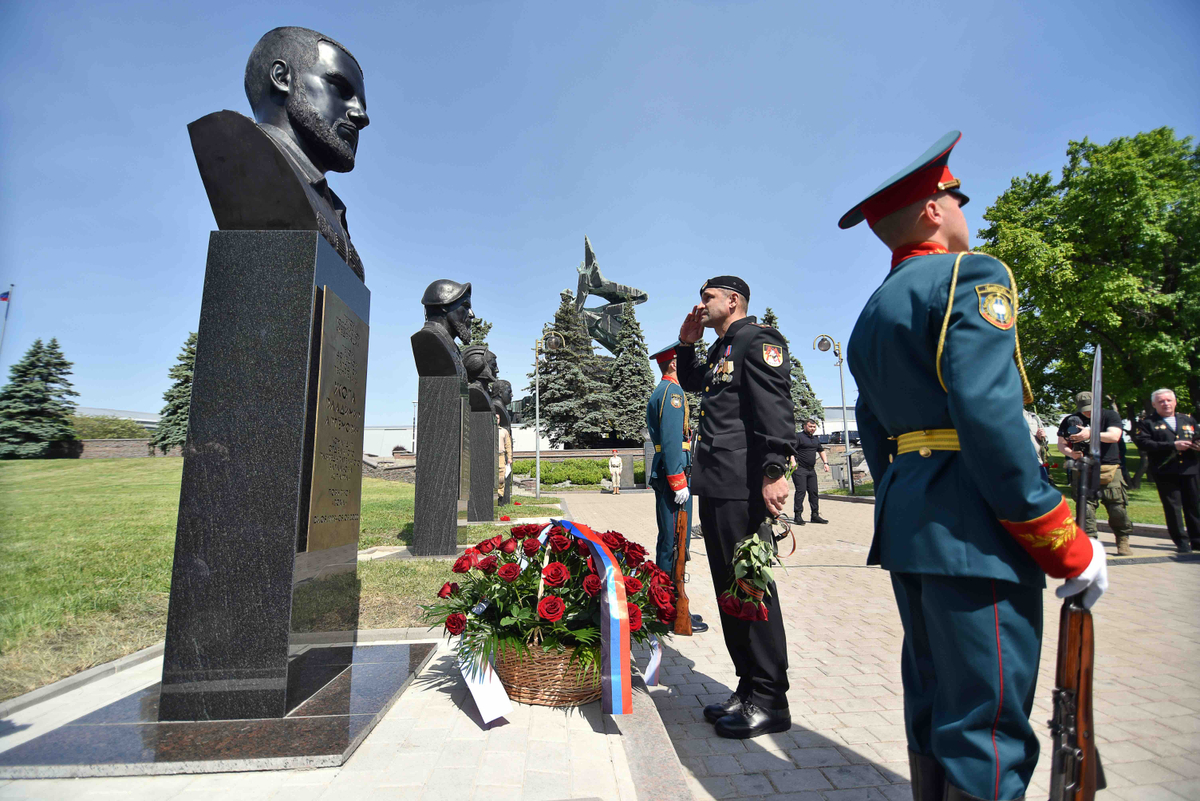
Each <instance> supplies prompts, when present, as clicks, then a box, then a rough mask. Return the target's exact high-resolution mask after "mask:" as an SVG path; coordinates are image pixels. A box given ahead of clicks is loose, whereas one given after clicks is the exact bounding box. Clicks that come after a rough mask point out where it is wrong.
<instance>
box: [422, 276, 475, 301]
mask: <svg viewBox="0 0 1200 801" xmlns="http://www.w3.org/2000/svg"><path fill="white" fill-rule="evenodd" d="M469 297H471V282H470V281H468V282H467V283H465V284H460V283H458V282H457V281H451V280H450V279H449V278H439V279H438V280H436V281H434V282H433V283H432V284H430V285H429V286H427V287H425V294H424V295H422V296H421V305H423V306H449V305H450V304H451V303H454V302H455V301H457V300H459V299H460V298H469Z"/></svg>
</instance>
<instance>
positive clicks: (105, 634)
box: [0, 459, 533, 699]
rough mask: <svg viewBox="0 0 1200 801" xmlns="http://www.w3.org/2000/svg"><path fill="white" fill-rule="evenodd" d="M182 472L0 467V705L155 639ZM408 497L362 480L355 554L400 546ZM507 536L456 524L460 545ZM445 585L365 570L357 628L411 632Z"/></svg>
mask: <svg viewBox="0 0 1200 801" xmlns="http://www.w3.org/2000/svg"><path fill="white" fill-rule="evenodd" d="M182 469H183V460H182V459H84V460H70V459H63V460H36V461H12V462H0V504H2V506H3V509H4V514H3V515H0V699H4V698H10V697H12V696H14V695H19V694H21V693H24V692H27V691H29V690H31V689H33V688H35V687H39V686H41V685H43V684H46V683H48V682H51V681H54V680H56V679H59V678H62V677H63V676H68V675H71V674H73V673H76V672H78V671H80V670H83V669H85V668H87V667H90V666H92V665H96V664H101V663H103V662H107V661H109V660H112V659H115V658H117V657H119V656H123V655H125V654H128V653H132V652H133V651H136V650H138V649H140V648H144V647H146V646H148V645H151V644H153V643H155V642H157V641H158V640H161V639H162V637H163V631H164V629H165V626H166V615H167V599H168V595H169V592H170V586H171V559H172V555H173V553H174V547H175V524H176V514H177V508H178V503H179V482H180V475H181V473H182ZM413 491H414V489H413V486H412V485H411V484H404V483H402V482H396V481H384V480H382V479H371V478H365V479H363V503H362V534H361V537H360V539H359V547H360V548H369V547H371V546H372V545H399V544H407V543H408V541H409V539H410V538H411V536H412V516H413ZM518 500H523V499H521V498H518ZM529 500H531V501H532V500H533V499H532V498H530V499H529ZM523 503H524V502H523ZM512 509H514V510H523V509H527V507H526V506H524V505H522V506H518V507H512ZM513 516H515V515H513ZM507 531H508V527H507V526H493V525H483V526H471V527H470V528H467V527H460V529H459V531H458V541H459V543H464V544H465V543H474V542H478V541H479V540H481V539H484V538H485V537H488V536H492V535H494V534H497V533H507ZM447 576H449V565H448V564H446V563H444V562H436V563H428V562H408V561H384V562H370V563H364V564H363V565H362V566H361V567H360V570H359V577H360V579H361V581H362V610H361V612H360V614H361V618H360V626H361V627H363V628H375V627H382V628H391V627H397V626H409V625H416V620H415V614H414V611H415V603H416V602H418V601H419V600H423V599H424V598H427V597H429V596H430V594H431V593H432V592H433V591H435V590H436V589H437V588H438V587H440V586H441V584H442V582H443V581H445V580H446V577H447ZM430 588H432V589H430Z"/></svg>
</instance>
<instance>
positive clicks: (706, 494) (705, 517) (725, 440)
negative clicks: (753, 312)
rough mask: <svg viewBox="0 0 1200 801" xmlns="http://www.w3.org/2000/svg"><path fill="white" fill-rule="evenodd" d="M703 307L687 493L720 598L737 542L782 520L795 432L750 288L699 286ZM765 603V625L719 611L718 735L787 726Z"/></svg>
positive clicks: (782, 671)
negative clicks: (722, 655) (723, 685)
mask: <svg viewBox="0 0 1200 801" xmlns="http://www.w3.org/2000/svg"><path fill="white" fill-rule="evenodd" d="M700 300H701V302H700V303H699V304H697V305H696V306H695V307H694V308H693V309H692V311H691V313H690V314H688V316H687V318H686V319H685V320H684V322H683V325H682V326H681V327H680V329H679V342H680V344H679V345H678V346H677V347H676V353H677V364H678V370H679V384H680V386H681V387H682V388H683V389H684V390H686V391H688V392H698V393H702V396H701V401H700V421H699V422H700V432H699V434H698V435H697V437H696V447H695V450H694V451H693V453H692V484H691V491H692V492H694V493H695V494H696V495H698V496H699V497H700V528H701V531H702V532H703V535H704V545H705V550H706V551H707V553H708V564H709V567H710V569H711V571H712V578H713V588H714V589H715V590H716V593H717V595H720V594H721V593H723V592H724V591H726V590H728V589H729V587H730V585H731V583H732V581H733V576H732V562H733V555H734V551H735V549H736V547H737V544H738V543H739V542H740V541H741V540H743V539H745V538H746V537H748V536H750V535H751V534H753V533H754V532H756V531H757V530H758V528H759V526H760V525H761V524H762V523H763V522H764V521H765V520H767V519H768V518H772V517H775V516H778V515H779V514H781V513H782V512H783V507H784V504H785V503H786V502H787V496H788V482H787V479H786V478H785V477H784V466H785V465H786V464H787V460H788V457H789V456H791V455H793V454H794V453H795V438H796V426H795V422H794V418H793V415H792V411H793V407H792V398H791V375H790V372H789V365H790V362H789V361H788V356H787V345H786V344H784V340H783V336H782V335H781V334H780V333H779V332H778V331H776V330H775V329H774V328H770V327H768V326H764V325H759V324H758V323H757V322H756V321H755V319H754V318H753V317H747V316H746V312H747V308H748V303H749V300H750V288H749V287H748V286H747V285H746V282H745V281H743V280H742V279H740V278H738V277H736V276H732V275H723V276H718V277H717V278H712V279H710V280H708V281H707V282H705V284H704V286H702V287H701V288H700ZM705 328H712V329H714V330H715V331H716V333H717V336H718V339H717V341H716V343H715V344H714V345H713V346H712V347H711V348H709V350H708V353H707V354H706V358H705V360H704V363H703V364H701V363H698V362H697V359H696V342H697V341H698V340H699V339H700V337H701V335H702V334H703V333H704V329H705ZM765 603H766V607H767V619H766V620H757V621H746V620H739V619H737V618H735V617H733V616H731V615H729V614H726V613H725V612H724V611H722V612H721V625H722V628H723V629H724V632H725V647H726V648H727V649H728V650H729V656H730V658H731V659H732V660H733V664H734V667H735V669H736V670H737V675H738V686H737V690H736V691H735V692H734V694H733V695H731V696H730V698H729V700H728V701H726V702H725V703H723V704H710V705H709V706H707V707H705V709H704V716H705V717H706V718H707V719H708V720H709V721H711V722H713V723H714V724H715V729H716V732H717V734H718V735H720V736H722V737H731V738H738V739H742V738H747V737H756V736H758V735H760V734H766V733H768V732H777V731H787V730H788V729H789V728H790V727H791V715H790V714H789V712H788V704H787V689H788V679H787V642H786V638H785V635H784V628H783V615H782V613H781V611H780V604H779V594H778V592H777V590H776V587H775V585H774V584H771V586H770V588H769V590H768V596H767V598H766V601H765Z"/></svg>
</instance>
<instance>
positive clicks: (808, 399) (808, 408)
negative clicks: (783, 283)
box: [762, 306, 825, 431]
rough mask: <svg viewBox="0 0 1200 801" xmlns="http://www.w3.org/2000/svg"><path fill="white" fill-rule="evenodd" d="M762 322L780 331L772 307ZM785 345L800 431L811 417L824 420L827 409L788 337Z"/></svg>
mask: <svg viewBox="0 0 1200 801" xmlns="http://www.w3.org/2000/svg"><path fill="white" fill-rule="evenodd" d="M762 322H763V325H769V326H771V327H772V328H774V329H776V330H779V317H777V316H776V314H775V310H774V309H772V308H771V307H770V306H768V307H767V310H766V311H765V312H763V318H762ZM779 335H780V336H783V332H782V331H780V332H779ZM783 344H785V345H787V349H788V359H789V360H790V361H791V374H792V408H793V411H794V414H795V417H796V430H797V431H799V430H800V429H801V428H803V427H804V421H805V420H807V419H808V418H810V417H812V418H814V419H817V420H824V419H825V407H824V406H822V405H821V401H820V400H818V399H817V393H816V392H814V391H813V388H812V384H810V383H808V376H806V375H804V367H803V366H802V365H801V364H800V360H799V359H797V358H796V355H795V354H794V353H792V345H791V343H790V342H788V338H787V337H786V336H784V337H783Z"/></svg>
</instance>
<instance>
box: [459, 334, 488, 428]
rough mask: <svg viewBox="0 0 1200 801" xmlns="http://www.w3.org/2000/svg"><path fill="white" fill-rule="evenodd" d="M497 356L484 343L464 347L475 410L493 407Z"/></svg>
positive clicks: (486, 409)
mask: <svg viewBox="0 0 1200 801" xmlns="http://www.w3.org/2000/svg"><path fill="white" fill-rule="evenodd" d="M495 358H496V357H495V354H494V353H492V352H491V351H490V350H488V349H487V348H486V347H485V346H483V345H471V346H470V347H468V348H463V352H462V363H463V367H464V368H466V371H467V381H468V382H469V387H468V390H469V392H470V397H471V411H473V412H486V411H489V410H490V409H491V408H492V382H494V381H495V380H496V374H495V373H494V372H493V369H492V365H493V364H494V363H495Z"/></svg>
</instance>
